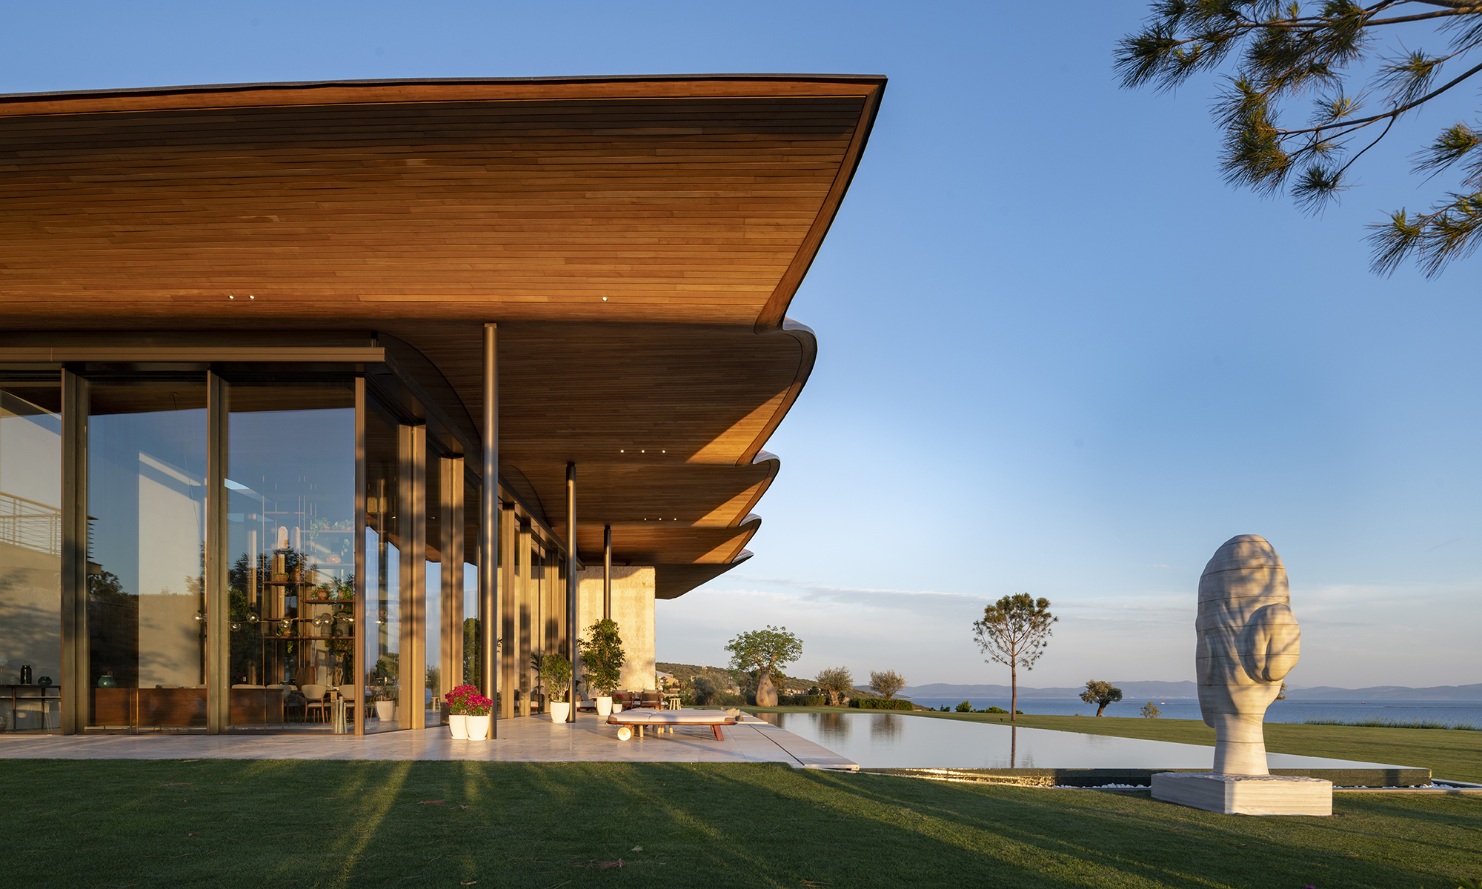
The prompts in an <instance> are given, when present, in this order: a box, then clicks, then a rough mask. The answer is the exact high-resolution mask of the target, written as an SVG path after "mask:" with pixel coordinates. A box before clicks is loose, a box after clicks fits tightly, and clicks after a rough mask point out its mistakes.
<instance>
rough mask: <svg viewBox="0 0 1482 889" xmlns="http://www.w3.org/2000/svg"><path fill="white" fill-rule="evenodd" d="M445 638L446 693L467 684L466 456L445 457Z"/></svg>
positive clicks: (443, 593) (443, 527) (441, 658)
mask: <svg viewBox="0 0 1482 889" xmlns="http://www.w3.org/2000/svg"><path fill="white" fill-rule="evenodd" d="M441 468H442V474H443V483H442V487H441V490H442V500H443V502H442V517H443V520H442V540H441V544H442V545H441V546H440V547H439V549H440V550H441V552H442V557H443V570H442V581H443V586H442V597H443V607H442V611H441V614H442V618H443V625H442V634H441V635H442V639H441V640H440V642H441V645H440V653H441V657H440V658H439V659H438V664H439V665H440V666H441V668H442V674H443V686H444V688H443V689H441V690H442V691H443V692H448V691H451V690H452V688H453V686H455V685H462V684H463V546H464V540H463V485H464V481H463V458H462V457H445V458H443V460H442V467H441Z"/></svg>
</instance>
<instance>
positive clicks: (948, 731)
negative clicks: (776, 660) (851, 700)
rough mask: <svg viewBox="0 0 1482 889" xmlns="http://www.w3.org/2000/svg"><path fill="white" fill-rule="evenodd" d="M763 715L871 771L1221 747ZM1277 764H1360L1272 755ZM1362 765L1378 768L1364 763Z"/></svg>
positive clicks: (1049, 763) (936, 721) (1167, 756)
mask: <svg viewBox="0 0 1482 889" xmlns="http://www.w3.org/2000/svg"><path fill="white" fill-rule="evenodd" d="M757 715H758V716H759V717H760V718H762V719H764V720H766V721H767V722H770V723H772V724H773V725H776V726H777V727H778V728H782V729H786V730H787V731H789V732H792V733H793V734H795V735H798V736H799V737H802V738H807V739H808V740H810V741H813V742H814V743H816V744H820V745H822V746H824V747H827V748H828V749H829V750H832V751H833V752H835V753H837V754H839V755H840V756H844V757H848V758H849V759H852V760H854V761H855V762H857V763H859V765H860V766H861V767H862V768H867V769H911V768H958V769H1105V768H1124V769H1208V768H1210V767H1211V766H1212V765H1213V762H1214V748H1212V747H1201V746H1199V745H1197V744H1174V743H1170V742H1168V741H1143V740H1138V739H1135V738H1112V737H1107V736H1104V735H1083V734H1079V733H1077V732H1057V731H1050V730H1049V729H1032V728H1018V727H1013V726H1007V725H995V724H991V723H983V722H968V721H960V720H954V719H941V718H934V717H930V716H907V715H905V714H902V713H861V712H857V711H855V712H839V713H759V714H757ZM1267 761H1268V763H1269V765H1270V767H1271V768H1274V769H1300V768H1313V769H1318V768H1322V769H1333V768H1349V767H1352V766H1354V765H1355V763H1352V762H1349V761H1346V760H1337V759H1325V758H1322V757H1317V756H1296V755H1293V754H1288V753H1270V754H1267ZM1359 765H1377V764H1376V763H1360V764H1359Z"/></svg>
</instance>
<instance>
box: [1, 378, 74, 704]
mask: <svg viewBox="0 0 1482 889" xmlns="http://www.w3.org/2000/svg"><path fill="white" fill-rule="evenodd" d="M60 399H61V389H60V386H58V385H55V384H53V385H51V386H28V385H16V384H7V383H4V382H3V381H0V731H36V730H44V729H54V728H57V727H59V725H60V723H59V721H58V720H59V716H60V699H59V697H58V696H59V694H60V692H61V686H60V683H61V680H62V636H61V627H62V617H61V602H62V600H61V591H62V585H61V583H62V582H61V570H62V476H61V466H62V422H61V416H60V412H61V401H60Z"/></svg>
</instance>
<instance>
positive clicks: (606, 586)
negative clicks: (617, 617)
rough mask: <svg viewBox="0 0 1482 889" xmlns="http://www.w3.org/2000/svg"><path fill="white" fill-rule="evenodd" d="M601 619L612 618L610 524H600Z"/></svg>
mask: <svg viewBox="0 0 1482 889" xmlns="http://www.w3.org/2000/svg"><path fill="white" fill-rule="evenodd" d="M602 619H603V620H612V526H611V525H603V526H602Z"/></svg>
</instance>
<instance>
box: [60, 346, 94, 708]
mask: <svg viewBox="0 0 1482 889" xmlns="http://www.w3.org/2000/svg"><path fill="white" fill-rule="evenodd" d="M87 412H88V383H87V380H85V379H83V378H82V377H80V376H78V375H77V374H75V373H73V372H72V371H70V370H63V371H62V687H61V697H62V700H61V708H62V734H64V735H75V734H78V733H80V732H81V731H82V730H83V729H84V728H86V727H87V724H88V722H89V721H90V720H91V718H92V717H91V709H90V704H91V701H92V675H91V672H90V670H89V669H88V657H89V651H88V627H87V557H88V552H87V459H88V456H87Z"/></svg>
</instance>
